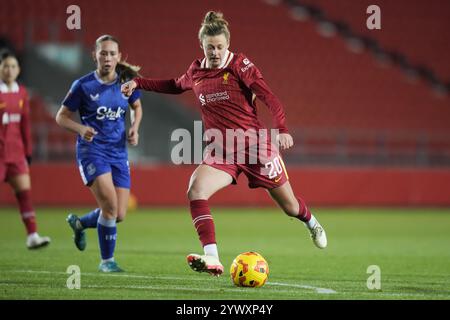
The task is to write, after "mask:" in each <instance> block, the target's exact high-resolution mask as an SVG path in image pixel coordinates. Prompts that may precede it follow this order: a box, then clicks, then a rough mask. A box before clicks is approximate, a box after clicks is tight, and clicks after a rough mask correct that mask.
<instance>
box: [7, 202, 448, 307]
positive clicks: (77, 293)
mask: <svg viewBox="0 0 450 320" xmlns="http://www.w3.org/2000/svg"><path fill="white" fill-rule="evenodd" d="M72 211H73V212H75V213H77V214H79V215H81V214H83V213H84V212H85V211H86V210H83V209H74V210H72ZM37 212H38V224H39V228H40V230H39V231H40V233H41V234H42V235H49V236H50V237H51V238H52V243H51V245H50V246H49V247H48V248H45V249H42V250H38V251H29V250H27V249H26V247H25V232H24V227H23V225H22V222H21V221H20V218H19V214H18V213H17V211H16V209H15V208H10V209H5V208H4V209H0V299H170V300H177V299H189V300H197V299H214V300H222V299H239V300H242V299H251V300H253V299H261V300H266V299H274V300H290V299H446V300H447V299H450V209H331V208H316V210H314V212H315V214H316V215H317V217H318V219H319V221H320V222H321V223H322V225H323V226H324V227H325V229H326V231H327V236H328V248H327V249H325V250H320V249H317V248H315V247H314V245H313V243H312V242H311V240H310V238H309V234H308V232H307V230H306V228H305V227H304V226H303V225H302V223H300V222H299V221H298V220H295V219H291V218H288V217H287V216H285V215H284V214H283V213H281V212H280V211H279V210H277V209H275V208H265V209H254V208H253V209H250V208H239V209H238V208H235V209H223V208H213V216H214V219H215V223H216V235H217V240H218V244H219V250H220V253H221V261H222V263H223V264H224V266H225V274H224V275H223V276H222V277H220V278H215V277H211V276H209V275H207V274H197V273H195V272H193V271H191V270H190V268H189V267H188V266H187V263H186V261H185V256H186V255H187V254H189V253H192V252H193V253H195V252H198V253H201V250H200V249H201V247H200V244H199V241H198V238H197V234H196V233H195V229H194V227H193V226H192V222H191V218H190V214H189V212H188V210H187V208H174V209H161V208H141V209H139V210H137V211H135V212H131V213H129V214H128V217H127V219H126V220H125V222H123V223H121V224H120V225H119V226H118V243H117V247H116V260H117V261H118V262H119V264H120V266H121V267H123V268H124V269H125V270H126V271H127V272H126V273H123V274H101V273H99V272H98V271H97V266H98V263H99V250H98V241H97V233H96V231H95V230H89V231H88V235H87V236H88V247H87V249H86V251H84V252H79V251H78V250H77V249H76V248H75V246H74V244H73V240H72V234H71V232H70V229H69V227H68V226H67V224H66V222H65V218H66V215H67V210H65V209H46V208H40V209H39V210H37ZM245 251H257V252H259V253H261V254H262V255H263V256H264V257H265V258H266V259H267V261H268V263H269V267H270V275H269V280H268V283H267V284H266V285H265V286H264V287H262V288H238V287H235V286H234V285H233V284H232V282H231V281H230V276H229V266H230V264H231V262H232V260H233V259H234V257H235V256H236V255H237V254H239V253H241V252H245ZM70 265H78V266H79V267H80V270H81V289H79V290H77V289H72V290H71V289H68V288H67V285H66V282H67V278H68V277H69V274H67V273H66V270H67V268H68V266H70ZM371 265H377V266H379V268H380V270H381V290H369V289H368V288H367V279H368V277H369V276H370V275H371V274H368V273H367V268H368V267H369V266H371Z"/></svg>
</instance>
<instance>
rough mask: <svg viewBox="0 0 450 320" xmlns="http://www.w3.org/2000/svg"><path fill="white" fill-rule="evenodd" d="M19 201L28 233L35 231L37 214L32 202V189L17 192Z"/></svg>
mask: <svg viewBox="0 0 450 320" xmlns="http://www.w3.org/2000/svg"><path fill="white" fill-rule="evenodd" d="M16 198H17V202H18V203H19V210H20V215H21V216H22V221H23V223H24V224H25V228H26V229H27V234H31V233H35V232H36V230H37V226H36V214H35V212H34V209H33V205H32V204H31V191H30V190H25V191H20V192H18V193H16Z"/></svg>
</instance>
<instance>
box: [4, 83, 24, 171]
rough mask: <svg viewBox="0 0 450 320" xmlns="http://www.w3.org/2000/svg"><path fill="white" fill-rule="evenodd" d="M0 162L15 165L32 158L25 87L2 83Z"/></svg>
mask: <svg viewBox="0 0 450 320" xmlns="http://www.w3.org/2000/svg"><path fill="white" fill-rule="evenodd" d="M0 121H1V124H0V161H1V162H5V163H13V162H18V161H23V159H24V158H25V156H31V137H30V122H29V102H28V94H27V91H26V89H25V87H23V86H21V85H18V84H17V83H14V84H13V85H12V88H11V89H10V88H8V87H7V85H6V84H5V83H3V82H1V81H0Z"/></svg>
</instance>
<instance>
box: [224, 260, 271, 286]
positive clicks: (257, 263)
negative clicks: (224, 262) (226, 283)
mask: <svg viewBox="0 0 450 320" xmlns="http://www.w3.org/2000/svg"><path fill="white" fill-rule="evenodd" d="M230 275H231V281H233V283H234V284H235V285H237V286H238V287H262V286H263V285H264V284H265V283H266V281H267V277H268V276H269V265H268V264H267V261H266V259H264V258H263V256H262V255H260V254H259V253H257V252H245V253H241V254H240V255H238V256H237V257H236V258H235V259H234V260H233V263H232V264H231V267H230Z"/></svg>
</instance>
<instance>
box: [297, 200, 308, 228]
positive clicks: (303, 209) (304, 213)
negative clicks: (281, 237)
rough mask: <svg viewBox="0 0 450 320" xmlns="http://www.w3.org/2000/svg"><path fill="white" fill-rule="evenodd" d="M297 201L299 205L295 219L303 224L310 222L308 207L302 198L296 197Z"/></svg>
mask: <svg viewBox="0 0 450 320" xmlns="http://www.w3.org/2000/svg"><path fill="white" fill-rule="evenodd" d="M297 200H298V203H299V205H300V209H299V212H298V216H297V219H299V220H301V221H303V222H308V221H309V220H311V212H310V211H309V209H308V207H307V206H306V203H305V201H304V200H303V199H302V198H300V197H297Z"/></svg>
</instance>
